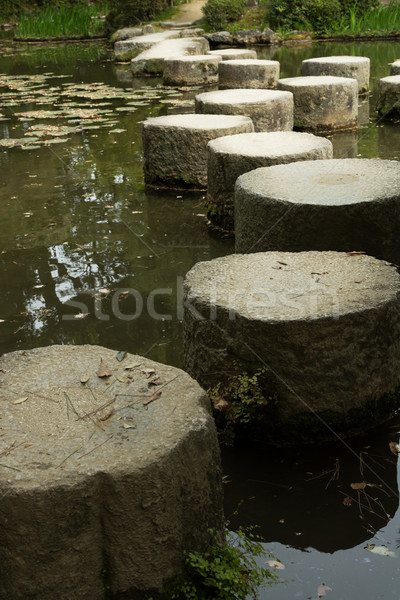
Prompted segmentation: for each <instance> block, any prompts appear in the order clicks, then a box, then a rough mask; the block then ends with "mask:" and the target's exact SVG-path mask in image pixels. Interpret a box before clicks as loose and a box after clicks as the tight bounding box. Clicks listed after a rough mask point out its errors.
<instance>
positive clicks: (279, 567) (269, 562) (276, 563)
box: [265, 560, 286, 571]
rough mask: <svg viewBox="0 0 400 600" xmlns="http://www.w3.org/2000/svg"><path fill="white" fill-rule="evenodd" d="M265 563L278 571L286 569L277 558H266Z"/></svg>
mask: <svg viewBox="0 0 400 600" xmlns="http://www.w3.org/2000/svg"><path fill="white" fill-rule="evenodd" d="M265 564H266V565H268V566H269V567H272V568H273V569H277V570H278V571H283V569H286V567H285V565H283V564H282V563H281V562H280V561H279V560H267V562H266V563H265Z"/></svg>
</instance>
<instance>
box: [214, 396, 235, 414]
mask: <svg viewBox="0 0 400 600" xmlns="http://www.w3.org/2000/svg"><path fill="white" fill-rule="evenodd" d="M230 405H231V403H230V402H228V401H227V400H224V399H223V398H220V399H219V400H217V401H216V402H214V408H215V410H220V411H221V412H224V411H225V410H228V408H229V407H230Z"/></svg>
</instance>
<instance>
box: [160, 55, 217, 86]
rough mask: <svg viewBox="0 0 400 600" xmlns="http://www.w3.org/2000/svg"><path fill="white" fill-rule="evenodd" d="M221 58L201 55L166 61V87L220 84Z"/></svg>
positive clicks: (164, 76) (164, 75)
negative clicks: (219, 67)
mask: <svg viewBox="0 0 400 600" xmlns="http://www.w3.org/2000/svg"><path fill="white" fill-rule="evenodd" d="M221 60H222V59H221V57H220V56H209V55H208V54H199V55H197V56H182V57H180V58H166V59H165V60H164V72H163V81H164V83H165V85H210V84H216V83H218V63H219V62H220V61H221Z"/></svg>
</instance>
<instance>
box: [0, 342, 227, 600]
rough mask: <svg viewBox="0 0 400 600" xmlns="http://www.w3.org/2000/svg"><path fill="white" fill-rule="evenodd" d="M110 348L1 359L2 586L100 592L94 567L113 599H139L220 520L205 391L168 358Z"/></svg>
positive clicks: (49, 598) (33, 591)
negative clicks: (161, 360) (153, 358)
mask: <svg viewBox="0 0 400 600" xmlns="http://www.w3.org/2000/svg"><path fill="white" fill-rule="evenodd" d="M121 358H122V360H121ZM119 359H120V360H118V359H117V357H116V352H115V351H113V350H108V349H106V348H102V347H100V346H51V347H47V348H37V349H35V350H27V351H25V352H19V351H18V352H13V353H10V354H5V355H4V356H3V357H2V358H1V359H0V368H1V393H0V402H1V419H0V453H1V458H0V527H1V544H0V560H1V565H2V575H1V582H0V596H1V597H2V598H10V599H11V598H15V599H16V600H19V599H21V600H22V599H23V598H34V597H36V598H40V599H41V600H54V598H59V599H60V600H71V598H79V599H80V600H81V599H82V600H100V599H103V598H104V581H103V579H102V572H103V570H104V569H105V568H106V569H107V577H108V578H109V584H110V586H111V592H112V595H113V597H117V596H118V597H128V596H129V597H131V596H135V597H136V596H137V597H139V596H140V597H142V594H143V593H144V592H146V591H150V590H152V591H153V590H155V589H158V590H160V589H161V587H162V585H163V582H164V581H165V580H166V579H168V578H170V577H174V576H175V575H177V574H178V573H179V569H180V565H181V564H182V552H183V551H184V550H185V549H187V550H189V549H190V550H192V549H193V548H194V547H195V546H197V547H198V548H199V549H204V547H207V543H208V535H209V534H208V533H207V531H208V529H209V527H215V528H216V529H217V531H220V530H221V524H220V522H219V521H220V516H219V515H222V490H221V488H222V485H221V480H220V465H219V449H218V442H217V435H216V431H215V426H214V422H213V419H212V418H211V416H210V414H209V409H208V399H207V396H206V394H205V392H204V391H203V390H202V389H201V388H200V386H199V385H198V384H197V383H196V382H195V381H193V380H192V379H191V378H190V377H189V375H187V374H186V373H184V372H183V371H181V370H179V369H175V368H173V367H169V366H166V365H161V364H159V363H155V362H153V361H151V360H148V359H146V358H143V357H141V356H132V355H130V354H126V355H125V356H124V355H122V356H119ZM85 381H87V383H83V382H85ZM211 523H214V524H211Z"/></svg>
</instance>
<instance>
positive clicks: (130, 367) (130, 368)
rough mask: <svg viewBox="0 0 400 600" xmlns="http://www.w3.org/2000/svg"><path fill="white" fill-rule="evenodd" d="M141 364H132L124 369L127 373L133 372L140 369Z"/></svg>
mask: <svg viewBox="0 0 400 600" xmlns="http://www.w3.org/2000/svg"><path fill="white" fill-rule="evenodd" d="M140 364H141V363H136V364H135V365H134V364H130V365H126V367H124V369H125V371H131V370H132V369H136V367H140Z"/></svg>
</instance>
